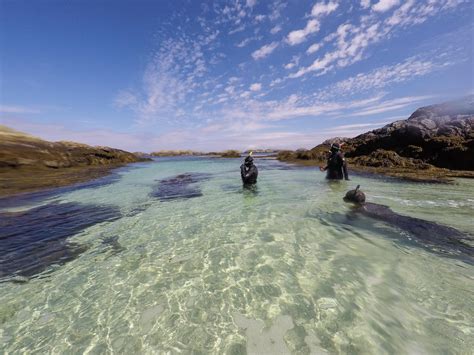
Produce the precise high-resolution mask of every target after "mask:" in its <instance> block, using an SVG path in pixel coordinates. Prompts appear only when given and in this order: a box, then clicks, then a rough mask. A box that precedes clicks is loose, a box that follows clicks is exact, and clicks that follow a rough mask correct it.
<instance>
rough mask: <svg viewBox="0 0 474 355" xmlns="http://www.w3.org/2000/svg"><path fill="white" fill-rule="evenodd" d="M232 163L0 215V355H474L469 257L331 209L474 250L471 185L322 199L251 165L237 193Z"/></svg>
mask: <svg viewBox="0 0 474 355" xmlns="http://www.w3.org/2000/svg"><path fill="white" fill-rule="evenodd" d="M240 162H241V161H240V160H239V159H206V158H172V159H171V158H170V159H157V160H156V161H155V162H152V163H147V164H143V163H141V164H135V165H132V166H129V167H127V168H123V169H119V170H117V171H116V174H115V177H114V178H113V179H110V178H109V179H108V180H107V179H105V180H104V181H105V182H103V183H100V182H99V183H94V184H84V185H82V186H76V187H74V188H67V189H61V190H58V191H56V192H55V191H53V192H51V193H42V194H40V195H38V194H37V195H33V196H32V197H31V198H24V197H23V198H21V199H16V200H15V199H9V200H8V201H7V200H3V201H2V202H0V203H2V205H1V210H0V228H1V229H0V267H1V269H0V343H1V344H2V345H1V347H0V352H1V353H22V352H27V353H90V354H102V353H127V354H133V353H148V354H155V353H193V354H194V353H196V354H199V353H202V354H207V353H226V354H245V353H247V354H262V353H267V354H280V353H281V354H285V353H291V354H325V353H330V354H333V353H344V354H346V353H351V354H412V353H416V354H423V353H426V354H468V353H471V352H472V349H474V265H473V264H474V261H473V260H472V256H470V255H463V254H462V253H455V252H454V253H453V251H452V250H445V247H446V246H445V245H443V244H442V243H440V245H439V246H438V245H431V244H430V245H424V244H423V243H422V242H420V240H419V239H417V238H414V236H412V235H410V234H409V233H407V232H406V231H403V230H401V229H398V228H396V226H390V225H387V224H384V223H383V222H381V221H377V220H372V219H370V218H367V217H363V216H354V215H353V214H351V206H350V205H348V204H345V203H344V202H343V201H342V197H343V196H344V194H345V192H346V191H347V190H349V189H351V188H354V187H355V186H356V185H357V184H360V185H361V188H362V189H363V190H364V192H365V193H366V195H367V197H368V200H369V201H370V202H374V203H380V204H384V205H387V206H389V207H390V208H391V209H392V210H393V211H395V212H397V213H399V214H403V215H407V216H412V217H417V218H421V219H425V220H428V221H433V222H436V223H439V224H444V225H446V226H450V227H453V228H456V229H458V230H460V231H461V232H464V233H466V234H468V235H471V236H472V235H474V218H472V216H474V181H472V180H458V181H457V183H456V184H455V185H435V184H419V183H406V182H403V183H402V182H399V181H397V180H393V179H384V178H368V177H360V176H352V181H349V182H340V183H336V184H329V183H327V182H326V181H325V180H324V174H322V173H320V172H319V171H317V170H316V169H314V168H296V167H292V166H289V165H286V164H283V163H279V162H276V161H273V160H263V159H257V160H256V164H257V165H258V167H259V170H260V175H259V181H258V186H257V187H256V188H254V189H249V190H247V189H243V188H242V186H241V182H240V175H239V174H240V172H239V165H240ZM468 243H469V242H468ZM471 246H474V245H473V244H472V243H471Z"/></svg>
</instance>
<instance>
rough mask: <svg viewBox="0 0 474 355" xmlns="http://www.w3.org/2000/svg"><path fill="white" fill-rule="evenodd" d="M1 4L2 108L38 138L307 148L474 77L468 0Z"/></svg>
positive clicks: (455, 89) (467, 88) (405, 110)
mask: <svg viewBox="0 0 474 355" xmlns="http://www.w3.org/2000/svg"><path fill="white" fill-rule="evenodd" d="M0 6H1V8H0V30H1V33H0V36H1V37H0V38H1V42H0V60H1V62H0V74H1V79H0V80H1V81H0V122H1V123H2V124H4V125H7V126H10V127H13V128H15V129H18V130H21V131H25V132H28V133H31V134H33V135H36V136H40V137H42V138H45V139H48V140H54V141H57V140H74V141H79V142H84V143H88V144H93V145H109V146H113V147H117V148H123V149H127V150H131V151H152V150H159V149H178V148H181V149H195V150H202V151H209V150H219V149H227V148H237V149H247V148H255V147H260V148H300V147H307V148H310V147H313V146H315V145H316V144H318V143H320V142H321V141H322V140H324V139H326V138H330V137H334V136H349V137H351V136H355V135H357V134H359V133H362V132H365V131H368V130H371V129H375V128H378V127H381V126H383V125H384V124H386V123H388V122H391V121H394V120H397V119H404V118H407V117H408V116H409V115H410V113H411V112H413V110H414V109H416V108H417V107H420V106H423V105H428V104H432V103H438V102H442V101H445V100H449V99H452V98H457V97H460V96H464V95H467V94H470V93H472V92H473V90H474V86H473V77H474V73H473V43H474V42H473V41H474V37H473V26H474V25H473V22H474V21H473V13H474V12H473V11H474V8H473V4H472V2H470V1H463V0H417V1H415V0H408V1H399V0H358V1H342V0H340V1H337V0H325V1H314V0H313V1H307V0H290V1H263V0H231V1H208V2H199V1H179V0H173V1H171V0H170V1H165V0H161V1H144V0H140V1H131V0H129V1H104V0H94V1H92V0H90V1H78V0H76V1H74V0H70V1H54V0H48V1H47V0H43V1H41V0H39V1H22V0H16V1H7V0H0Z"/></svg>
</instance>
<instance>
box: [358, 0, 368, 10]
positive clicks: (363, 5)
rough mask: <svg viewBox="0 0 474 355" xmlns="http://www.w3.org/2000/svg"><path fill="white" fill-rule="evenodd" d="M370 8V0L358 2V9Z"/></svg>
mask: <svg viewBox="0 0 474 355" xmlns="http://www.w3.org/2000/svg"><path fill="white" fill-rule="evenodd" d="M369 6H370V0H360V7H362V8H363V9H367V8H369Z"/></svg>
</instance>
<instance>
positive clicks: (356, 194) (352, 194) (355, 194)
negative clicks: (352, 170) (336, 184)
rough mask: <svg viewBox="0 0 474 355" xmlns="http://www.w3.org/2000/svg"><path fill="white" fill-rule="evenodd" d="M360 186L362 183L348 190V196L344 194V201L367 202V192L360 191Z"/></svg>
mask: <svg viewBox="0 0 474 355" xmlns="http://www.w3.org/2000/svg"><path fill="white" fill-rule="evenodd" d="M359 188H360V185H357V187H356V188H355V189H354V190H350V191H347V193H346V196H344V201H345V202H353V203H359V204H363V203H365V194H364V193H363V192H362V191H360V190H359Z"/></svg>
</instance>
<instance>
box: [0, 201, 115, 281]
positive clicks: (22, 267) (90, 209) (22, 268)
mask: <svg viewBox="0 0 474 355" xmlns="http://www.w3.org/2000/svg"><path fill="white" fill-rule="evenodd" d="M120 217H121V213H120V210H119V209H118V208H116V207H113V206H98V205H97V206H96V205H84V204H79V203H72V202H69V203H50V204H48V205H44V206H40V207H35V208H32V209H29V210H27V211H22V212H7V213H0V278H5V277H8V276H18V275H19V276H27V277H30V276H34V275H37V274H39V273H41V272H43V271H44V270H46V269H47V268H48V267H49V266H51V265H53V264H58V265H62V264H64V263H66V262H68V261H71V260H73V259H75V258H77V257H78V256H79V255H80V254H82V253H83V252H85V251H86V250H87V249H88V246H87V245H82V244H79V243H75V242H71V241H68V238H69V237H71V236H73V235H76V234H77V233H79V232H81V231H83V230H84V229H86V228H88V227H90V226H92V225H94V224H97V223H100V222H104V221H112V220H116V219H118V218H120Z"/></svg>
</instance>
